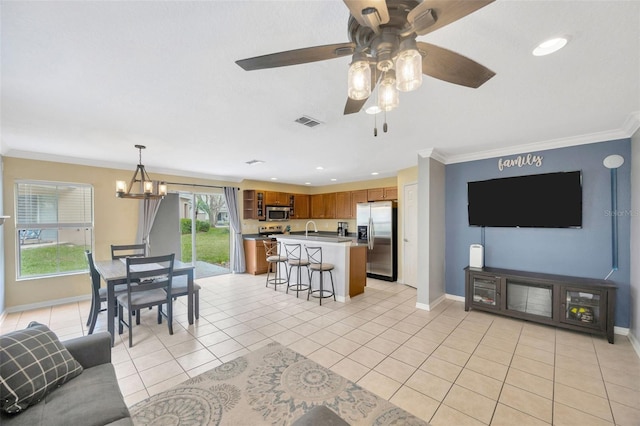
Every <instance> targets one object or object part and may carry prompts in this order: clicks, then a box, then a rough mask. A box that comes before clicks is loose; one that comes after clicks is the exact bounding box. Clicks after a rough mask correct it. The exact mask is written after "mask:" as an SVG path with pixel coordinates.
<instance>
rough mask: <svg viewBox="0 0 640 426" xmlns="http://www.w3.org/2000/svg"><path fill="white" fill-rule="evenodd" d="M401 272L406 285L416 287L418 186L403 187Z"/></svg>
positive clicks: (414, 184)
mask: <svg viewBox="0 0 640 426" xmlns="http://www.w3.org/2000/svg"><path fill="white" fill-rule="evenodd" d="M403 211H404V215H403V224H404V226H403V228H404V229H403V240H402V241H403V242H402V244H403V247H402V248H403V259H402V260H403V262H402V263H403V270H402V277H403V281H404V283H405V284H406V285H409V286H411V287H414V288H417V286H418V184H417V183H412V184H409V185H405V187H404V210H403Z"/></svg>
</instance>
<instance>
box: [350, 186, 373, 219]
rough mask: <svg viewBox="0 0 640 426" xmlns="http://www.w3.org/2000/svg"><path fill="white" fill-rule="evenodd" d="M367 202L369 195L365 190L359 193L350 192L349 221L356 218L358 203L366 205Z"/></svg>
mask: <svg viewBox="0 0 640 426" xmlns="http://www.w3.org/2000/svg"><path fill="white" fill-rule="evenodd" d="M367 201H369V194H368V191H367V190H366V189H361V190H360V191H351V216H349V217H350V218H351V219H356V218H357V217H358V213H357V212H358V203H366V202H367Z"/></svg>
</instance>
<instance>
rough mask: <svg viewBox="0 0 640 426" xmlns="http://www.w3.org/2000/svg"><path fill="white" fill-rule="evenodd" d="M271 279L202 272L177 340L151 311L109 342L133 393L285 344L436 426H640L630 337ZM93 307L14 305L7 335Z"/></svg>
mask: <svg viewBox="0 0 640 426" xmlns="http://www.w3.org/2000/svg"><path fill="white" fill-rule="evenodd" d="M264 278H265V277H264V275H263V276H257V277H254V276H251V275H246V274H241V275H223V276H216V277H210V278H204V279H200V280H198V282H199V283H200V284H201V285H202V287H203V288H202V290H201V292H200V319H199V320H197V321H196V323H195V324H194V325H192V326H189V325H188V323H187V318H186V306H185V301H184V298H181V299H179V300H178V301H177V302H176V303H175V312H176V314H175V320H176V324H175V325H174V334H173V335H172V336H170V335H169V333H168V331H167V327H166V324H165V323H163V324H162V325H158V324H156V315H155V310H154V311H148V310H146V311H143V316H142V321H143V323H142V324H141V325H140V326H136V327H134V329H133V340H134V346H133V347H132V348H129V347H128V343H127V339H128V336H127V334H126V332H125V334H123V335H122V336H118V337H117V338H116V345H115V347H114V348H113V357H112V358H113V363H114V365H115V369H116V372H117V375H118V380H119V383H120V388H121V390H122V393H123V395H124V396H125V399H126V401H127V403H128V404H129V405H133V404H135V403H136V402H138V401H141V400H143V399H145V398H147V397H149V396H150V395H154V394H156V393H158V392H160V391H162V390H164V389H167V388H169V387H171V386H173V385H176V384H178V383H180V382H182V381H184V380H186V379H188V378H189V377H193V376H195V375H197V374H200V373H202V372H204V371H207V370H208V369H210V368H213V367H215V366H217V365H220V364H221V363H223V362H225V361H228V360H231V359H233V358H235V357H237V356H239V355H242V354H245V353H247V352H249V351H251V350H254V349H257V348H259V347H261V346H263V345H265V344H266V343H268V342H271V341H277V342H280V343H282V344H283V345H286V346H288V347H290V348H291V349H293V350H296V351H298V352H300V353H301V354H303V355H305V356H307V357H309V358H311V359H313V360H315V361H316V362H318V363H320V364H322V365H324V366H325V367H327V368H330V369H331V370H333V371H335V372H336V373H338V374H340V375H342V376H344V377H346V378H348V379H350V380H352V381H355V382H357V383H358V384H360V385H361V386H363V387H365V388H366V389H369V390H371V391H372V392H374V393H376V394H378V395H380V396H381V397H383V398H386V399H388V400H390V401H391V402H393V403H395V404H397V405H398V406H400V407H402V408H404V409H405V410H407V411H409V412H411V413H413V414H415V415H416V416H419V417H421V418H422V419H425V420H427V421H429V422H430V423H431V424H433V425H482V424H491V425H514V424H518V425H545V424H554V425H578V424H579V425H600V424H602V425H607V424H608V425H611V424H614V423H615V424H617V425H640V359H639V358H638V356H637V355H636V353H635V352H634V350H633V348H632V346H631V344H630V342H629V340H628V339H627V338H626V337H624V336H618V335H617V336H616V342H615V344H614V345H611V344H609V343H608V342H607V341H606V339H605V338H602V337H591V336H590V335H588V334H584V333H574V332H569V331H566V330H560V329H555V328H552V327H547V326H542V325H538V324H533V323H528V322H524V321H519V320H513V319H509V318H504V317H501V316H497V315H491V314H487V313H482V312H479V311H473V310H472V311H470V312H465V311H464V305H463V303H461V302H456V301H451V300H446V301H445V302H443V303H441V304H440V305H438V306H437V307H436V309H434V310H433V311H430V312H427V311H423V310H419V309H416V308H415V304H416V290H415V289H413V288H411V287H407V286H404V285H401V284H397V283H387V282H384V281H378V280H372V279H369V280H368V281H367V287H366V291H365V294H363V295H359V296H357V297H355V298H353V299H352V300H351V301H350V302H348V303H336V302H333V301H330V300H328V299H325V300H324V301H323V304H322V306H319V304H318V301H317V300H313V299H312V301H309V302H307V300H306V296H305V297H302V296H301V297H300V298H296V297H295V294H293V293H291V294H285V289H284V288H278V290H277V291H274V290H273V288H272V287H270V288H265V285H264ZM88 312H89V302H80V303H69V304H66V305H59V306H53V307H49V308H42V309H38V310H32V311H25V312H22V313H13V314H8V315H7V316H6V318H5V319H4V321H3V323H2V324H1V331H2V332H6V331H10V330H13V329H17V328H22V327H24V326H26V325H27V324H28V323H29V322H30V321H39V322H42V323H44V324H48V325H49V326H50V327H51V328H52V329H53V330H54V331H55V332H56V333H57V334H58V335H59V336H60V337H61V339H63V340H64V339H66V338H72V337H76V336H80V335H83V334H85V333H86V332H87V328H86V326H85V323H86V317H87V314H88ZM105 316H106V315H105V314H104V313H102V314H100V319H99V322H98V326H97V330H105V329H106V323H105Z"/></svg>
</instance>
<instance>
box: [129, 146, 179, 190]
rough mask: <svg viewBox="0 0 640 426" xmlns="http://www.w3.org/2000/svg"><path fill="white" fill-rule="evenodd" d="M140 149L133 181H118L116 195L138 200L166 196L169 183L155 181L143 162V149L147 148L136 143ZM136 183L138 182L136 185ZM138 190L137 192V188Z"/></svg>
mask: <svg viewBox="0 0 640 426" xmlns="http://www.w3.org/2000/svg"><path fill="white" fill-rule="evenodd" d="M134 146H135V147H136V148H137V149H138V151H139V158H140V160H139V162H138V166H137V167H136V171H135V173H134V174H133V177H132V178H131V182H129V185H127V182H126V181H124V180H117V181H116V197H118V198H133V199H137V200H145V199H154V198H164V196H165V195H167V184H166V183H165V182H158V181H153V180H151V178H150V177H149V175H148V174H147V172H146V170H145V169H144V165H143V164H142V150H143V149H145V148H146V146H144V145H134ZM136 184H138V185H137V186H136ZM136 188H137V189H138V192H135V189H136Z"/></svg>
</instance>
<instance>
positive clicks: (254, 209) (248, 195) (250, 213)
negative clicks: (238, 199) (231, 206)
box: [242, 189, 265, 220]
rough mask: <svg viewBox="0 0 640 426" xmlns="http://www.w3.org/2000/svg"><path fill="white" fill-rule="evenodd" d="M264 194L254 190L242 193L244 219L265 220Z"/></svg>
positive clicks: (246, 190)
mask: <svg viewBox="0 0 640 426" xmlns="http://www.w3.org/2000/svg"><path fill="white" fill-rule="evenodd" d="M264 205H265V204H264V192H263V191H256V190H254V189H245V190H244V191H242V206H243V207H242V211H243V215H242V217H243V218H244V219H255V220H263V219H264V214H265V211H264Z"/></svg>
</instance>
